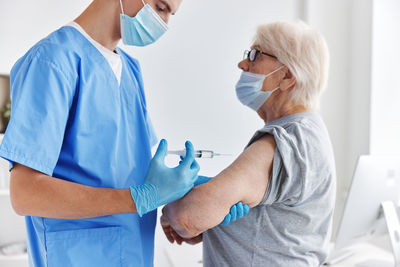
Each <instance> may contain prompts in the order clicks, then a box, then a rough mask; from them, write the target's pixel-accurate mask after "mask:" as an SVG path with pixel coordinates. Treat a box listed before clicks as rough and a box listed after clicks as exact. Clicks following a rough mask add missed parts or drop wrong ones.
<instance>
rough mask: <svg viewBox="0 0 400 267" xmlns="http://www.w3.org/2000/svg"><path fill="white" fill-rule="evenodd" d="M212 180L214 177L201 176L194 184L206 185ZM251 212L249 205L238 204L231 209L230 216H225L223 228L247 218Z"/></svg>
mask: <svg viewBox="0 0 400 267" xmlns="http://www.w3.org/2000/svg"><path fill="white" fill-rule="evenodd" d="M211 179H212V177H206V176H200V175H199V177H198V178H197V180H196V181H195V182H194V186H198V185H201V184H205V183H207V182H208V181H210V180H211ZM249 211H250V207H249V205H247V204H244V205H243V203H242V202H238V203H236V204H235V205H233V206H232V207H231V210H230V211H229V213H228V215H226V216H225V218H224V220H223V221H222V223H221V225H223V226H225V225H228V224H229V223H231V222H234V221H236V220H238V219H240V218H242V217H244V216H246V215H247V214H248V213H249Z"/></svg>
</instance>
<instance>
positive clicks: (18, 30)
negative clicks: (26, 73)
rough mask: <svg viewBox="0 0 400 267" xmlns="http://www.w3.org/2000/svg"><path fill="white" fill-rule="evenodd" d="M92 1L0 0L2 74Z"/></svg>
mask: <svg viewBox="0 0 400 267" xmlns="http://www.w3.org/2000/svg"><path fill="white" fill-rule="evenodd" d="M90 2H91V0H68V1H62V0H34V1H29V0H0V73H3V74H7V73H10V70H11V67H12V66H13V64H14V63H15V61H17V59H18V58H20V57H21V56H23V55H24V54H25V53H26V51H27V50H28V49H29V48H30V47H31V46H32V45H34V44H35V43H36V42H38V41H39V40H40V39H42V38H44V37H45V36H47V35H48V34H49V33H50V32H52V31H54V30H55V29H57V28H59V27H61V26H63V25H64V24H66V23H67V22H70V21H72V20H73V19H74V18H75V17H76V16H78V14H79V13H80V12H81V11H82V10H83V9H84V8H85V7H86V6H87V5H88V4H89V3H90Z"/></svg>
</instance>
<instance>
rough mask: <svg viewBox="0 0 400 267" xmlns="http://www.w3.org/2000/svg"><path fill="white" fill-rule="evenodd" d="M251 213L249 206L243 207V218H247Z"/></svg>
mask: <svg viewBox="0 0 400 267" xmlns="http://www.w3.org/2000/svg"><path fill="white" fill-rule="evenodd" d="M249 211H250V207H249V205H247V204H244V205H243V216H246V215H247V214H248V213H249Z"/></svg>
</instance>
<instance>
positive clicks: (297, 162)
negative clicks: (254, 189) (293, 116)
mask: <svg viewBox="0 0 400 267" xmlns="http://www.w3.org/2000/svg"><path fill="white" fill-rule="evenodd" d="M265 133H269V134H271V135H273V136H274V139H275V143H276V148H275V152H274V157H273V165H272V173H271V177H270V180H269V183H268V186H267V190H266V193H265V195H264V198H263V200H262V201H261V203H260V205H271V204H274V203H282V204H286V205H295V204H296V203H298V201H299V199H300V197H301V195H302V194H303V189H304V175H303V174H302V171H303V170H304V164H305V159H304V156H305V155H304V154H303V153H302V149H299V142H298V138H299V136H297V134H296V132H293V131H290V132H288V131H287V129H284V128H282V127H279V126H275V127H269V128H267V129H265ZM300 145H301V144H300Z"/></svg>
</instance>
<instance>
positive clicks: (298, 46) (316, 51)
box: [254, 21, 329, 109]
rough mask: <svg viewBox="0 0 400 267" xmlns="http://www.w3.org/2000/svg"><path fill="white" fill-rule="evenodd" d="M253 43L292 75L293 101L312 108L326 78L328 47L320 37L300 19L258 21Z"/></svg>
mask: <svg viewBox="0 0 400 267" xmlns="http://www.w3.org/2000/svg"><path fill="white" fill-rule="evenodd" d="M254 45H257V46H259V47H260V48H261V49H265V50H266V51H269V52H271V53H272V54H273V55H275V56H276V57H277V58H278V60H279V61H280V62H281V63H282V64H284V65H285V66H286V67H288V68H289V70H290V72H291V73H292V74H293V75H294V77H295V78H296V84H295V86H294V88H293V90H291V92H290V97H291V100H292V101H293V102H294V104H300V105H304V106H305V107H307V108H311V109H315V108H318V106H319V97H320V95H321V93H322V92H323V91H324V90H325V87H326V84H327V80H328V70H329V51H328V46H327V44H326V42H325V39H324V37H323V36H322V35H321V34H320V33H319V32H317V31H315V30H313V29H312V28H311V27H310V26H308V25H307V24H306V23H304V22H302V21H297V22H273V23H268V24H263V25H260V26H259V27H258V29H257V34H256V36H255V38H254Z"/></svg>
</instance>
